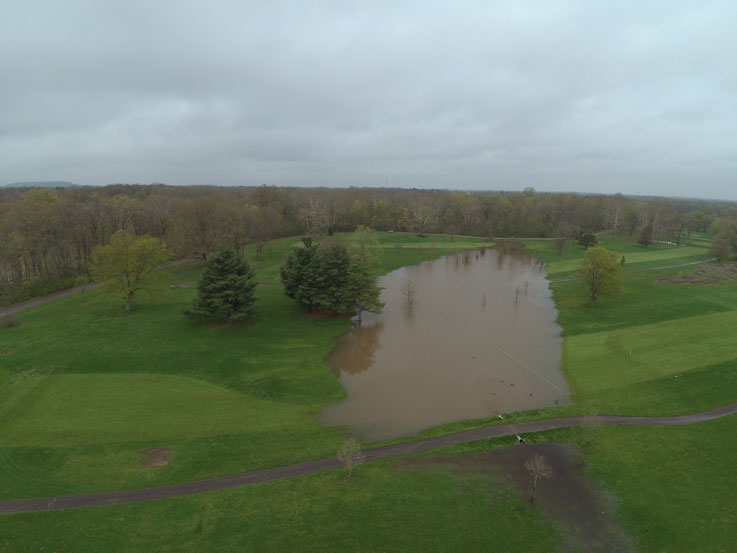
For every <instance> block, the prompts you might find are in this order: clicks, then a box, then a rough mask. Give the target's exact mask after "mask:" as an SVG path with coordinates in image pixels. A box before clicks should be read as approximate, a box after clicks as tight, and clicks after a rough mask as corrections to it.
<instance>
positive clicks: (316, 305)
mask: <svg viewBox="0 0 737 553" xmlns="http://www.w3.org/2000/svg"><path fill="white" fill-rule="evenodd" d="M357 237H358V238H357V242H358V247H357V251H356V253H355V254H353V255H351V254H350V253H349V251H348V248H347V247H346V245H345V244H344V243H342V242H340V241H338V240H335V239H326V240H324V241H323V242H322V243H317V242H315V241H314V240H313V239H312V238H308V237H306V238H303V239H302V245H301V247H297V248H294V250H293V251H292V252H291V254H290V255H289V257H288V258H287V261H286V263H285V264H284V266H283V267H282V268H281V280H282V284H283V285H284V293H285V294H286V295H287V296H288V297H290V298H292V299H294V300H295V301H296V302H297V303H298V304H299V305H300V306H302V307H303V308H304V309H306V310H307V311H310V312H312V311H322V312H329V313H357V314H358V321H359V324H360V322H361V313H362V312H363V311H371V312H374V313H378V312H380V311H381V308H382V307H383V305H384V304H383V303H382V302H381V301H380V299H379V296H380V293H381V289H380V288H379V287H378V286H377V285H376V278H375V277H374V273H373V269H372V266H371V257H370V255H369V253H368V247H367V241H369V240H371V239H372V237H373V235H372V233H371V231H370V230H368V229H365V228H363V227H359V229H358V232H357ZM255 288H256V282H255V281H254V272H253V270H252V269H251V268H250V266H249V264H248V261H246V260H243V259H239V258H238V257H237V256H236V255H235V252H233V250H228V249H223V250H220V251H218V252H216V253H215V254H214V255H212V256H210V258H209V259H208V261H207V268H206V269H205V272H204V274H203V276H202V279H201V280H200V282H199V285H198V287H197V297H196V298H195V300H194V302H193V306H192V309H191V310H190V311H187V312H186V315H187V316H190V317H193V318H201V319H216V320H224V321H227V322H228V323H234V322H237V321H242V320H244V319H246V318H248V316H249V315H250V314H251V312H252V311H253V308H254V304H255V302H256V296H255Z"/></svg>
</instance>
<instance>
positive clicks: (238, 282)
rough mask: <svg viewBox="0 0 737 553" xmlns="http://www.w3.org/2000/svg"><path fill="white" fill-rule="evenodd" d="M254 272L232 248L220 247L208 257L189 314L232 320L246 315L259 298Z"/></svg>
mask: <svg viewBox="0 0 737 553" xmlns="http://www.w3.org/2000/svg"><path fill="white" fill-rule="evenodd" d="M253 276H254V273H253V271H252V270H251V268H250V266H249V265H248V262H247V261H245V260H243V261H241V260H239V259H238V258H237V257H236V255H235V252H233V250H220V251H219V252H217V253H215V254H214V255H213V256H211V257H210V259H208V261H207V268H206V269H205V272H204V274H203V275H202V280H200V282H199V285H198V286H197V297H196V298H195V300H194V302H193V304H192V311H188V312H187V315H188V316H191V317H195V318H205V319H219V320H224V321H227V322H229V323H233V322H235V321H242V320H244V319H246V318H247V317H248V315H250V313H251V311H252V310H253V306H254V303H255V301H256V298H255V296H254V290H255V288H256V283H255V282H254V281H253Z"/></svg>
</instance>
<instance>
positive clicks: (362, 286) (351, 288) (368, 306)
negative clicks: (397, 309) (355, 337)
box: [348, 258, 384, 326]
mask: <svg viewBox="0 0 737 553" xmlns="http://www.w3.org/2000/svg"><path fill="white" fill-rule="evenodd" d="M380 295H381V288H380V287H379V286H377V285H376V278H375V277H374V275H373V272H372V271H371V266H370V265H369V263H368V262H367V261H361V260H360V259H358V258H354V259H353V260H351V265H350V267H349V269H348V298H349V302H350V303H351V306H350V307H351V308H352V309H355V311H356V314H357V315H358V324H359V326H360V325H361V313H362V312H363V311H370V312H372V313H381V309H382V308H383V307H384V303H383V302H382V301H381V300H380V299H379V297H380Z"/></svg>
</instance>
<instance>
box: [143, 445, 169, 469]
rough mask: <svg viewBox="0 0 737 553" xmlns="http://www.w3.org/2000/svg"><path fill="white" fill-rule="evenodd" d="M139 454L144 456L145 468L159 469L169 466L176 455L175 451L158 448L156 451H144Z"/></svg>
mask: <svg viewBox="0 0 737 553" xmlns="http://www.w3.org/2000/svg"><path fill="white" fill-rule="evenodd" d="M138 453H139V454H140V455H142V456H143V466H144V467H147V468H158V467H165V466H166V465H168V464H169V460H170V459H171V456H172V455H174V450H173V449H168V448H166V447H157V448H154V449H142V450H140V451H139V452H138Z"/></svg>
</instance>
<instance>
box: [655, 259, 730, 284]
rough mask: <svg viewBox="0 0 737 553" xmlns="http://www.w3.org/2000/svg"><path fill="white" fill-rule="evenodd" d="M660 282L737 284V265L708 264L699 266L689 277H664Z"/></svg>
mask: <svg viewBox="0 0 737 553" xmlns="http://www.w3.org/2000/svg"><path fill="white" fill-rule="evenodd" d="M658 282H670V283H676V284H719V283H720V282H737V265H735V264H733V263H708V264H705V265H699V266H698V267H697V268H696V269H694V270H693V271H692V272H691V273H690V274H688V275H681V276H677V277H663V278H661V279H658Z"/></svg>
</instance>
